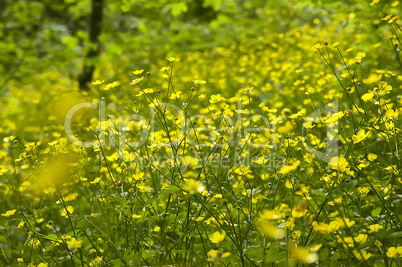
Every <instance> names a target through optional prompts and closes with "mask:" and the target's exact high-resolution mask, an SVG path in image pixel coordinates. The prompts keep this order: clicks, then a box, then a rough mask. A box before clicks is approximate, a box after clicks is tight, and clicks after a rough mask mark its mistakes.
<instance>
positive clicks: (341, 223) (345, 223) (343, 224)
mask: <svg viewBox="0 0 402 267" xmlns="http://www.w3.org/2000/svg"><path fill="white" fill-rule="evenodd" d="M335 221H336V222H337V223H338V224H339V227H340V228H345V227H352V226H353V225H354V224H355V221H351V220H350V219H349V218H339V217H338V218H336V219H335Z"/></svg>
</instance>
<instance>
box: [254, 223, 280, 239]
mask: <svg viewBox="0 0 402 267" xmlns="http://www.w3.org/2000/svg"><path fill="white" fill-rule="evenodd" d="M258 228H259V229H260V230H261V231H262V233H263V234H264V236H265V237H267V238H269V239H273V240H277V239H282V238H284V237H285V236H286V230H284V229H280V228H278V227H276V226H274V225H273V224H271V223H270V222H269V221H264V220H260V221H259V222H258Z"/></svg>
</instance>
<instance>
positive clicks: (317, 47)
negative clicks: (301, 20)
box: [313, 44, 324, 50]
mask: <svg viewBox="0 0 402 267" xmlns="http://www.w3.org/2000/svg"><path fill="white" fill-rule="evenodd" d="M323 47H324V46H323V45H322V44H315V45H314V46H313V48H314V49H316V50H320V49H321V48H323Z"/></svg>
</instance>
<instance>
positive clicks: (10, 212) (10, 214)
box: [1, 210, 17, 217]
mask: <svg viewBox="0 0 402 267" xmlns="http://www.w3.org/2000/svg"><path fill="white" fill-rule="evenodd" d="M16 211H17V210H9V211H6V213H2V214H1V216H4V217H10V216H13V215H14V213H15V212H16Z"/></svg>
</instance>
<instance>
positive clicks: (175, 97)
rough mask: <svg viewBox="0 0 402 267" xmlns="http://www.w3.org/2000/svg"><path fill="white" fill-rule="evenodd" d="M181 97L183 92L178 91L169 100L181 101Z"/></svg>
mask: <svg viewBox="0 0 402 267" xmlns="http://www.w3.org/2000/svg"><path fill="white" fill-rule="evenodd" d="M181 95H182V91H177V92H176V93H172V94H171V95H170V97H169V98H170V99H179V98H180V96H181Z"/></svg>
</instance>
